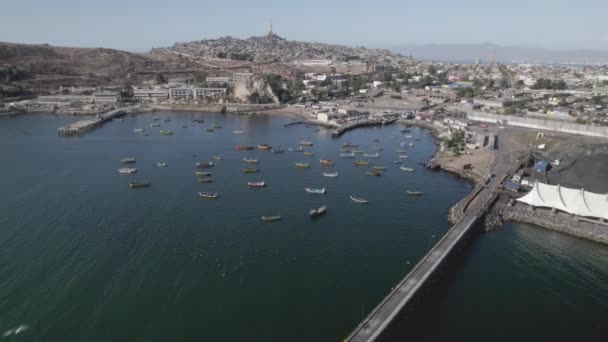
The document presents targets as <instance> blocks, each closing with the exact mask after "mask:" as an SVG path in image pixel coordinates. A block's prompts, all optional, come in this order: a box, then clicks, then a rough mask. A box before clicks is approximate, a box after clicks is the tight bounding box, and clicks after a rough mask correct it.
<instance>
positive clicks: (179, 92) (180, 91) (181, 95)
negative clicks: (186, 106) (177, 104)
mask: <svg viewBox="0 0 608 342" xmlns="http://www.w3.org/2000/svg"><path fill="white" fill-rule="evenodd" d="M191 96H192V90H191V89H190V88H183V87H182V88H171V89H169V98H170V99H172V100H185V99H189V98H190V97H191Z"/></svg>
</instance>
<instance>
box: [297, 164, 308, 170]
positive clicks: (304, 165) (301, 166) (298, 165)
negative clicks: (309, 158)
mask: <svg viewBox="0 0 608 342" xmlns="http://www.w3.org/2000/svg"><path fill="white" fill-rule="evenodd" d="M296 166H297V167H300V168H304V169H307V168H309V167H310V164H309V163H296Z"/></svg>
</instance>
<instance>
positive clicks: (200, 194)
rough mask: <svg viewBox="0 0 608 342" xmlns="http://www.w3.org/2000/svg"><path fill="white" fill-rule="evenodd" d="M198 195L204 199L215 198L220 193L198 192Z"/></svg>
mask: <svg viewBox="0 0 608 342" xmlns="http://www.w3.org/2000/svg"><path fill="white" fill-rule="evenodd" d="M198 195H199V197H201V198H206V199H217V198H218V197H220V195H219V194H218V193H216V192H199V193H198Z"/></svg>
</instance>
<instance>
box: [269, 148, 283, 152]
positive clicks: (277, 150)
mask: <svg viewBox="0 0 608 342" xmlns="http://www.w3.org/2000/svg"><path fill="white" fill-rule="evenodd" d="M270 152H272V153H283V152H285V150H284V149H282V148H277V149H276V150H275V149H272V150H270Z"/></svg>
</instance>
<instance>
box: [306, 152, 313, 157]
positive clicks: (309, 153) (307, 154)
mask: <svg viewBox="0 0 608 342" xmlns="http://www.w3.org/2000/svg"><path fill="white" fill-rule="evenodd" d="M304 155H305V156H307V157H312V156H314V155H315V154H314V153H312V152H308V151H307V152H304Z"/></svg>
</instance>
